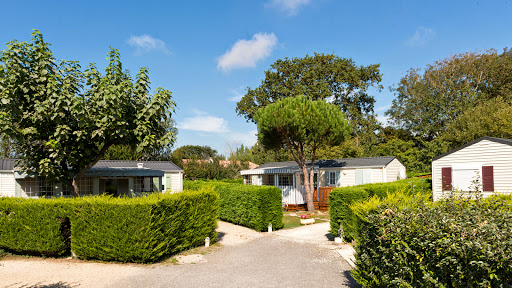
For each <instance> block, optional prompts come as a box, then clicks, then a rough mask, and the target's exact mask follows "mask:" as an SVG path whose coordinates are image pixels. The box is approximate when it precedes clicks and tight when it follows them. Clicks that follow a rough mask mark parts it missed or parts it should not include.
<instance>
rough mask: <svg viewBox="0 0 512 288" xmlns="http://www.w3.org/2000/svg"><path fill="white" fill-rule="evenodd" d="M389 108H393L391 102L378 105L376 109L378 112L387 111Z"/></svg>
mask: <svg viewBox="0 0 512 288" xmlns="http://www.w3.org/2000/svg"><path fill="white" fill-rule="evenodd" d="M389 108H391V104H388V105H384V106H380V107H377V108H375V111H376V112H380V111H386V110H388V109H389Z"/></svg>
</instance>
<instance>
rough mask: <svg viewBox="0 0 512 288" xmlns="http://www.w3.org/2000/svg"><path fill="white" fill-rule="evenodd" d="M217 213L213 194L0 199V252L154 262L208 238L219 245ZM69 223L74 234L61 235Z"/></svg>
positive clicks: (206, 191)
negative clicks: (67, 220) (70, 252)
mask: <svg viewBox="0 0 512 288" xmlns="http://www.w3.org/2000/svg"><path fill="white" fill-rule="evenodd" d="M217 207H218V194H217V193H216V192H214V191H213V190H212V189H202V190H200V191H185V192H183V193H176V194H152V195H149V196H144V197H138V198H112V197H106V196H98V197H83V198H73V199H62V198H61V199H20V198H0V224H1V225H0V248H4V249H8V250H11V251H14V252H17V253H22V254H40V255H62V254H65V253H66V252H68V251H70V250H71V251H72V252H73V253H75V254H76V255H77V256H78V257H79V258H82V259H98V260H107V261H120V262H153V261H156V260H158V259H159V258H161V257H162V256H164V255H168V254H171V253H175V252H177V251H180V250H183V249H187V248H189V247H194V246H198V245H200V244H203V243H204V240H205V238H206V237H210V240H211V241H215V239H216V237H217V233H216V232H215V229H216V225H217V218H218V216H217V215H218V212H217ZM66 218H68V219H70V220H71V223H70V224H71V229H70V231H69V229H67V231H65V230H66V229H63V226H66V223H65V221H61V220H62V219H66ZM61 222H64V223H61ZM68 227H69V226H68ZM69 232H70V234H69ZM69 235H71V241H69Z"/></svg>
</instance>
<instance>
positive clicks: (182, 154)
mask: <svg viewBox="0 0 512 288" xmlns="http://www.w3.org/2000/svg"><path fill="white" fill-rule="evenodd" d="M219 156H220V155H218V154H217V150H215V149H212V148H211V147H210V146H198V145H185V146H181V147H179V148H177V149H176V150H174V152H172V154H171V157H172V160H173V162H174V163H176V164H177V165H181V164H182V160H183V159H193V160H197V159H201V160H209V159H216V158H219Z"/></svg>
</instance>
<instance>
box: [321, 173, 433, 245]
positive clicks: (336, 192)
mask: <svg viewBox="0 0 512 288" xmlns="http://www.w3.org/2000/svg"><path fill="white" fill-rule="evenodd" d="M431 189H432V180H431V179H430V178H409V179H403V180H398V181H394V182H388V183H375V184H364V185H357V186H347V187H339V188H335V189H333V190H332V191H331V193H329V213H330V218H331V230H330V233H331V234H332V235H335V236H340V235H339V228H340V223H341V224H342V227H343V232H344V234H345V235H344V236H345V240H347V241H352V240H354V239H355V236H356V235H355V233H356V230H357V229H358V228H357V225H358V224H357V217H356V216H355V215H354V212H353V211H352V209H351V208H350V206H351V205H353V204H355V203H358V202H362V201H365V200H366V199H369V198H371V197H377V198H379V199H383V198H385V197H387V196H388V195H389V194H392V193H395V192H399V193H404V194H407V195H412V194H418V193H419V194H429V195H430V194H431V193H432V191H431Z"/></svg>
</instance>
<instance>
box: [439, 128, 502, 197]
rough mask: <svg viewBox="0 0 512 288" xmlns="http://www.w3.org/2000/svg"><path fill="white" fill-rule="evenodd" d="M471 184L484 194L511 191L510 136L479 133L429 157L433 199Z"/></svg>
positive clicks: (467, 187) (466, 189)
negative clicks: (467, 141)
mask: <svg viewBox="0 0 512 288" xmlns="http://www.w3.org/2000/svg"><path fill="white" fill-rule="evenodd" d="M475 185H478V186H479V187H478V188H479V190H480V191H482V192H483V195H484V196H489V195H492V194H493V193H494V192H499V193H512V140H510V139H501V138H494V137H482V138H479V139H477V140H475V141H473V142H470V143H468V144H466V145H463V146H460V147H458V148H456V149H454V150H452V151H449V152H447V153H444V154H442V155H439V156H437V157H435V158H434V159H432V193H433V199H434V201H435V200H438V199H440V198H442V197H444V196H446V195H447V193H449V192H450V191H452V190H458V191H462V192H467V191H473V190H475V188H477V187H475Z"/></svg>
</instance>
